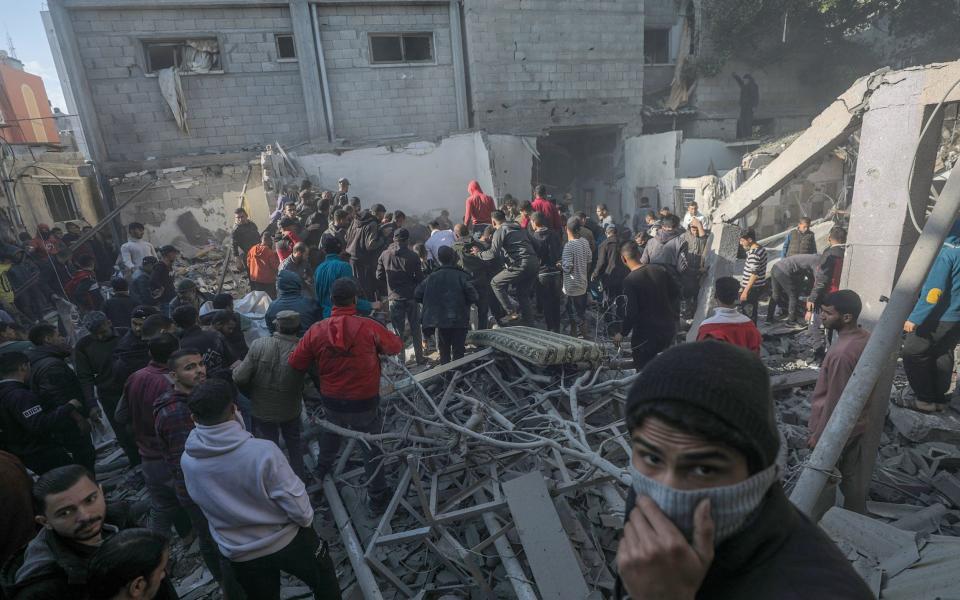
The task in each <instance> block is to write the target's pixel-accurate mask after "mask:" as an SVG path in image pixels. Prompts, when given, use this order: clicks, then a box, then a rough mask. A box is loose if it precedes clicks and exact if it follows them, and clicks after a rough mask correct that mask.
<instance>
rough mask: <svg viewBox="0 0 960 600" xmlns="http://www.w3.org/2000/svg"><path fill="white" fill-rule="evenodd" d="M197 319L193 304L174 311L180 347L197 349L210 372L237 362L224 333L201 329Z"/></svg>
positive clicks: (179, 307)
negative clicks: (224, 337)
mask: <svg viewBox="0 0 960 600" xmlns="http://www.w3.org/2000/svg"><path fill="white" fill-rule="evenodd" d="M297 285H298V286H299V282H298V284H297ZM197 319H198V315H197V309H195V308H194V307H192V306H189V305H187V306H178V307H177V309H176V310H175V311H173V322H174V323H176V324H177V328H179V329H180V348H182V349H184V350H188V349H189V350H196V351H197V352H198V353H199V354H200V356H202V357H203V364H204V365H206V367H207V372H208V373H215V372H216V371H219V370H220V369H225V368H227V367H229V366H230V365H232V364H233V363H234V362H236V360H237V358H236V357H235V356H233V353H232V352H231V351H230V346H228V345H227V342H226V340H224V339H223V335H221V334H220V333H219V332H217V331H209V330H206V329H201V328H200V325H198V324H197Z"/></svg>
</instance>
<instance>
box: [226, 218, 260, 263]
mask: <svg viewBox="0 0 960 600" xmlns="http://www.w3.org/2000/svg"><path fill="white" fill-rule="evenodd" d="M230 239H231V240H232V241H233V249H234V252H236V253H237V256H239V257H240V258H243V259H246V258H247V252H249V251H250V248H253V247H254V246H256V245H257V244H259V243H260V232H259V231H257V225H256V223H254V222H253V221H247V222H246V223H243V224H241V225H237V226H236V227H235V228H234V229H233V232H232V233H231V234H230Z"/></svg>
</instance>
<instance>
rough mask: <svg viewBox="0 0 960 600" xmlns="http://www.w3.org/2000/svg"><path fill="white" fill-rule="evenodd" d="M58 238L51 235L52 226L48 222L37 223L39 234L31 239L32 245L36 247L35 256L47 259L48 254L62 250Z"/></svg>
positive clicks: (51, 254)
mask: <svg viewBox="0 0 960 600" xmlns="http://www.w3.org/2000/svg"><path fill="white" fill-rule="evenodd" d="M57 241H58V240H57V238H55V237H53V236H52V235H50V226H49V225H47V224H46V223H40V224H38V225H37V236H36V237H35V238H33V239H32V240H30V246H31V247H33V249H34V256H35V257H36V258H37V259H39V260H47V256H48V255H49V256H53V255H55V254H57V253H58V252H59V251H60V246H59V244H57Z"/></svg>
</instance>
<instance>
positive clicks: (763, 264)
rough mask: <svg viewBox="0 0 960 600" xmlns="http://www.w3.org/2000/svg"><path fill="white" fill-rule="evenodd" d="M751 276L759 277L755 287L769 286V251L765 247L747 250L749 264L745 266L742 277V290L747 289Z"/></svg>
mask: <svg viewBox="0 0 960 600" xmlns="http://www.w3.org/2000/svg"><path fill="white" fill-rule="evenodd" d="M751 275H756V276H757V280H756V281H754V282H753V287H762V286H765V285H766V284H767V250H766V248H764V247H763V246H757V247H756V248H750V249H749V250H747V264H746V265H744V267H743V276H742V277H740V287H741V288H745V287H747V284H748V283H750V276H751Z"/></svg>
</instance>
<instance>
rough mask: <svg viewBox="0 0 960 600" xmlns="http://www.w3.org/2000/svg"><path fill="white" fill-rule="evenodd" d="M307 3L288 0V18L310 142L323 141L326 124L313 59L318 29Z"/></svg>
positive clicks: (317, 71) (317, 68) (321, 93)
mask: <svg viewBox="0 0 960 600" xmlns="http://www.w3.org/2000/svg"><path fill="white" fill-rule="evenodd" d="M310 13H311V11H310V4H309V3H308V2H307V0H290V20H291V21H292V22H293V41H294V44H296V47H297V61H298V62H299V64H300V83H301V85H302V86H303V99H304V102H305V103H306V108H307V131H308V132H309V135H310V141H311V142H314V143H325V142H326V141H327V139H328V138H327V123H326V121H325V119H324V114H323V113H324V111H323V87H322V84H321V81H320V65H319V62H318V58H317V48H316V46H315V40H317V39H319V31H315V30H314V28H315V27H319V24H315V23H314V21H313V19H312V18H311V14H310Z"/></svg>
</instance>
